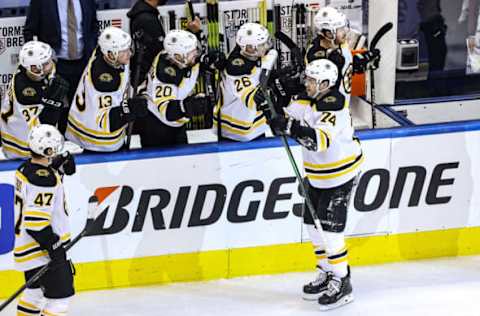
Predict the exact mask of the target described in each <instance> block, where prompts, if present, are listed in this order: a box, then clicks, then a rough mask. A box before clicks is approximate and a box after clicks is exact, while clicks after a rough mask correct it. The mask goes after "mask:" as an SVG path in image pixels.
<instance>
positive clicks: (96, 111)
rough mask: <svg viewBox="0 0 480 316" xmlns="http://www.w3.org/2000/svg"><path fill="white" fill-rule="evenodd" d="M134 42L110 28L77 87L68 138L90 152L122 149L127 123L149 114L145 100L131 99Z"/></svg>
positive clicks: (69, 122) (102, 37)
mask: <svg viewBox="0 0 480 316" xmlns="http://www.w3.org/2000/svg"><path fill="white" fill-rule="evenodd" d="M131 43H132V40H131V38H130V35H129V34H128V33H126V32H124V31H122V30H121V29H119V28H116V27H107V28H106V29H105V30H104V31H103V32H102V34H100V37H99V39H98V45H99V49H98V48H97V49H96V50H95V51H94V53H93V54H92V57H91V58H90V61H89V62H88V65H87V68H86V69H85V71H84V73H83V76H82V78H81V80H80V83H79V85H78V88H77V91H76V93H75V97H74V100H73V103H72V106H71V108H70V112H69V116H68V126H67V132H66V137H67V139H69V140H71V141H72V142H74V143H76V144H78V145H80V146H82V147H83V148H84V149H86V150H88V151H96V152H112V151H117V150H119V149H120V148H121V147H122V146H123V144H124V139H125V134H126V126H127V123H129V122H132V121H134V120H135V119H137V118H139V117H143V116H145V115H146V113H147V101H146V99H144V98H142V97H133V98H130V99H128V89H129V87H130V86H129V75H130V71H129V62H130V56H131Z"/></svg>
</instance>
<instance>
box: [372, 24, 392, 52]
mask: <svg viewBox="0 0 480 316" xmlns="http://www.w3.org/2000/svg"><path fill="white" fill-rule="evenodd" d="M392 28H393V23H392V22H387V23H385V24H384V25H383V26H382V27H381V28H380V29H379V30H378V31H377V33H376V34H375V36H374V37H373V39H372V41H371V42H370V50H373V49H375V47H376V46H377V44H378V42H379V41H380V39H381V38H382V37H383V36H384V35H385V34H387V33H388V32H389V31H390V30H391V29H392Z"/></svg>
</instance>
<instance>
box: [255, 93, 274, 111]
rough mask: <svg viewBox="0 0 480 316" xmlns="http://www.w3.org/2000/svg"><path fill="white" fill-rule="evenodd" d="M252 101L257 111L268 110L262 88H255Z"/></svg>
mask: <svg viewBox="0 0 480 316" xmlns="http://www.w3.org/2000/svg"><path fill="white" fill-rule="evenodd" d="M253 101H255V105H256V107H257V111H262V112H265V111H270V108H269V106H268V102H267V98H266V97H265V94H264V93H263V91H262V89H257V91H256V92H255V94H254V95H253Z"/></svg>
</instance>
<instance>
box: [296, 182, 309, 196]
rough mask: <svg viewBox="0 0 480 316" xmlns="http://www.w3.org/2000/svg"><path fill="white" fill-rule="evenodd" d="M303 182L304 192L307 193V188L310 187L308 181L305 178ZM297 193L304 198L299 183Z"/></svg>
mask: <svg viewBox="0 0 480 316" xmlns="http://www.w3.org/2000/svg"><path fill="white" fill-rule="evenodd" d="M302 182H303V187H304V188H305V191H306V192H308V187H309V186H310V181H308V178H307V177H304V178H303V179H302ZM298 193H299V194H300V196H301V197H305V194H304V193H303V191H302V188H301V187H300V183H299V184H298Z"/></svg>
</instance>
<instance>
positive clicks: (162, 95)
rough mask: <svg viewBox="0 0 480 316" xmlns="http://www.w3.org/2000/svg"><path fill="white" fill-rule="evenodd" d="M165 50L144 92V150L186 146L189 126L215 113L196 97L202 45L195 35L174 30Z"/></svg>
mask: <svg viewBox="0 0 480 316" xmlns="http://www.w3.org/2000/svg"><path fill="white" fill-rule="evenodd" d="M163 46H164V50H163V51H162V52H160V53H159V54H158V55H157V56H156V57H155V59H154V61H153V64H152V67H151V68H150V71H149V73H148V75H147V80H146V83H145V85H146V87H143V88H140V90H141V91H143V90H145V92H144V93H146V94H147V95H148V97H149V101H148V110H149V111H148V115H147V116H146V117H145V119H144V120H143V122H142V123H143V126H142V127H141V129H140V141H141V144H142V147H156V146H167V145H175V144H186V143H187V133H186V125H185V124H186V123H188V122H189V121H190V119H191V118H192V117H194V116H198V115H203V114H206V113H207V112H208V111H213V109H211V108H210V107H209V106H208V100H207V98H206V96H205V95H203V94H193V91H194V88H195V84H196V82H197V79H198V75H199V70H200V63H199V60H200V58H199V57H200V51H199V43H198V40H197V38H196V37H195V35H194V34H192V33H190V32H187V31H183V30H171V31H169V32H168V33H167V35H166V36H165V40H164V42H163Z"/></svg>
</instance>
